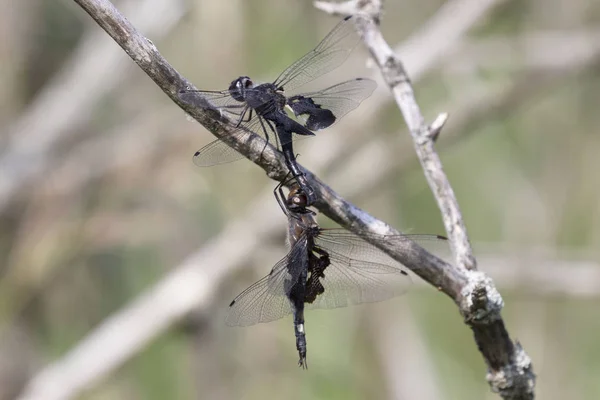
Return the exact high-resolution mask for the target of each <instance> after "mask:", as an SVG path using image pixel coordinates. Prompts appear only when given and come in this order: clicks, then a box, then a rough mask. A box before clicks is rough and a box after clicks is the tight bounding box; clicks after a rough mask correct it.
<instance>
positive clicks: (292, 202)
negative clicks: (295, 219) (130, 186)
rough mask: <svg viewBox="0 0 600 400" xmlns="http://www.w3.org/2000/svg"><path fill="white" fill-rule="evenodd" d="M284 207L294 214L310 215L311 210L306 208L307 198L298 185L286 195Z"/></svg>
mask: <svg viewBox="0 0 600 400" xmlns="http://www.w3.org/2000/svg"><path fill="white" fill-rule="evenodd" d="M285 205H286V207H287V208H288V210H290V211H292V212H294V213H300V214H307V213H312V211H311V210H309V209H308V208H306V207H307V205H308V197H307V196H306V193H304V191H302V189H301V188H300V186H298V185H294V186H292V187H291V188H290V192H289V193H288V195H287V199H286V202H285Z"/></svg>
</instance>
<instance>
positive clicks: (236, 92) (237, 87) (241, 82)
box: [229, 76, 252, 102]
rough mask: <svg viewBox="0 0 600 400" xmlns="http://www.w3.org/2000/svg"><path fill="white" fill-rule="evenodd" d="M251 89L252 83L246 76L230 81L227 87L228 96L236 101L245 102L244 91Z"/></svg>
mask: <svg viewBox="0 0 600 400" xmlns="http://www.w3.org/2000/svg"><path fill="white" fill-rule="evenodd" d="M250 87H252V81H251V80H250V78H248V77H247V76H240V77H239V78H237V79H236V80H234V81H232V82H231V84H230V85H229V94H230V95H231V97H233V98H234V99H235V100H236V101H239V102H244V101H246V93H245V90H246V89H247V88H250Z"/></svg>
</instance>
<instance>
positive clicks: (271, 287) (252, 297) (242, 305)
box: [225, 240, 306, 326]
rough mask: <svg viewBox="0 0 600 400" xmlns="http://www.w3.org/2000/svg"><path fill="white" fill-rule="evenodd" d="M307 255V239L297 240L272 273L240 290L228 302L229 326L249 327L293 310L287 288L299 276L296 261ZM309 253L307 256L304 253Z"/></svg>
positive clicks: (280, 316) (278, 317) (227, 322)
mask: <svg viewBox="0 0 600 400" xmlns="http://www.w3.org/2000/svg"><path fill="white" fill-rule="evenodd" d="M303 254H304V255H305V254H306V240H300V241H298V242H296V245H294V247H292V249H291V250H290V252H289V253H288V254H287V255H286V256H285V257H284V258H282V259H281V260H280V261H279V262H278V263H277V264H275V266H274V267H273V269H272V270H271V272H270V273H269V275H267V276H265V277H264V278H262V279H261V280H259V281H258V282H256V283H254V284H253V285H252V286H250V287H249V288H247V289H246V290H244V291H243V292H242V293H240V294H239V295H238V296H237V297H236V298H235V299H234V300H233V301H232V302H231V304H230V305H229V314H228V315H227V319H226V320H225V322H226V324H227V325H229V326H248V325H254V324H257V323H261V322H271V321H275V320H277V319H280V318H283V317H285V316H286V315H288V314H290V313H291V312H292V307H291V304H290V301H289V300H288V297H287V291H288V290H289V288H290V287H291V286H293V285H294V284H295V283H296V281H297V280H298V277H299V275H300V272H301V271H300V270H299V269H298V268H295V266H297V265H298V264H297V263H295V262H293V260H296V259H297V258H298V257H300V256H302V255H303ZM305 256H306V255H305Z"/></svg>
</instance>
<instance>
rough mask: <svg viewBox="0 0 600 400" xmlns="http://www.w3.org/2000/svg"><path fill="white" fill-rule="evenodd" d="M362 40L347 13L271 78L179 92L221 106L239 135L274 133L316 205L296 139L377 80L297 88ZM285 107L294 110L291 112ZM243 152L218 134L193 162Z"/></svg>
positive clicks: (346, 107)
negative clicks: (305, 89)
mask: <svg viewBox="0 0 600 400" xmlns="http://www.w3.org/2000/svg"><path fill="white" fill-rule="evenodd" d="M358 40H359V38H358V35H357V34H356V32H355V29H354V23H353V20H352V16H350V17H346V18H345V19H344V20H343V21H341V22H340V23H338V24H337V25H336V26H335V27H334V28H333V30H332V31H331V32H329V34H327V36H325V38H324V39H323V40H322V41H321V42H320V43H319V44H318V45H317V46H316V47H315V48H314V49H313V50H311V51H309V52H308V53H306V54H305V55H304V56H302V57H301V58H300V59H298V60H297V61H295V62H294V63H293V64H291V65H290V66H289V67H288V68H286V69H285V70H284V71H283V72H282V73H281V74H280V75H279V76H278V77H277V79H275V80H274V81H273V82H271V83H263V84H256V83H255V82H254V81H252V80H251V79H250V78H249V77H248V76H240V77H238V78H237V79H235V80H233V81H232V82H231V84H230V85H229V88H228V89H227V90H221V91H207V90H196V89H183V90H180V92H179V96H180V98H181V99H182V100H183V101H185V102H186V103H189V104H192V105H194V106H197V107H200V108H206V107H207V104H208V105H209V106H210V107H212V108H214V109H217V110H218V111H219V112H220V116H224V117H226V119H227V121H229V122H228V124H229V125H230V126H231V127H232V128H233V129H234V132H233V134H234V135H245V134H248V133H249V132H251V133H255V134H257V135H259V136H261V137H263V138H264V139H265V140H266V142H267V143H268V142H269V140H272V139H271V138H274V139H275V140H276V142H277V146H278V148H279V149H280V150H281V151H282V153H283V155H284V158H285V161H286V165H287V167H288V169H289V170H290V171H291V173H292V175H293V176H294V177H295V179H296V180H297V182H298V184H299V185H300V186H301V188H302V190H303V191H304V193H305V194H306V196H307V199H308V205H311V204H312V203H313V202H314V201H315V194H314V190H313V189H312V188H311V187H310V185H309V184H308V181H307V180H306V177H305V175H304V174H303V173H302V172H301V170H300V168H299V166H298V163H297V161H296V155H295V154H294V149H293V145H292V142H293V141H294V140H296V139H299V138H302V137H307V136H313V135H314V131H319V130H321V129H325V128H328V127H330V126H332V125H333V124H334V123H335V122H337V121H338V120H339V119H340V118H342V117H343V116H344V115H346V114H347V113H349V112H350V111H352V110H354V109H355V108H357V107H358V106H359V105H360V103H361V102H362V101H363V100H365V99H366V98H368V97H369V96H370V95H371V93H373V91H374V90H375V88H376V86H377V84H376V83H375V82H374V81H372V80H370V79H365V78H356V79H351V80H348V81H345V82H342V83H338V84H336V85H333V86H330V87H328V88H326V89H323V90H319V91H313V92H308V93H299V94H294V93H295V89H297V88H299V87H301V86H302V85H304V84H306V83H308V82H311V81H313V80H314V79H316V78H318V77H320V76H322V75H324V74H325V73H327V72H330V71H332V70H333V69H335V68H337V67H339V66H340V65H341V64H343V63H344V61H345V60H346V59H347V58H348V56H349V54H350V53H351V51H352V50H353V49H354V47H356V45H357V44H358ZM286 110H289V111H290V112H289V114H288V113H287V112H286ZM292 114H293V118H292ZM265 147H266V144H265ZM263 151H264V149H263ZM242 157H243V156H242V155H241V154H240V153H238V152H237V151H236V150H235V149H233V148H232V147H229V145H228V144H227V143H225V142H224V141H222V140H221V139H217V140H215V141H213V142H211V143H209V144H208V145H206V146H204V147H203V148H201V149H200V150H198V151H197V152H196V153H195V154H194V163H195V164H196V165H198V166H200V167H207V166H213V165H217V164H224V163H229V162H232V161H236V160H238V159H241V158H242Z"/></svg>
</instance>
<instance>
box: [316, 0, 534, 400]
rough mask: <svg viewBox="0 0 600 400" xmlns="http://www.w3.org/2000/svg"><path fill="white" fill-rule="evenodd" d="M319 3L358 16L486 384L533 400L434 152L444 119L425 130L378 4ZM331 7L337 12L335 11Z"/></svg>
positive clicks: (523, 361)
mask: <svg viewBox="0 0 600 400" xmlns="http://www.w3.org/2000/svg"><path fill="white" fill-rule="evenodd" d="M458 3H460V2H449V3H446V7H452V6H454V5H456V4H458ZM482 3H484V2H482V1H478V6H481V4H482ZM323 4H324V3H322V2H318V3H317V6H318V7H320V8H323V9H325V10H326V11H328V12H330V13H348V10H349V8H351V7H350V5H352V4H353V5H354V9H353V10H352V11H350V13H351V14H359V17H358V18H357V26H358V30H359V32H360V34H361V36H362V38H363V41H364V43H365V45H366V46H367V47H368V49H369V51H370V52H371V55H372V56H373V58H374V60H375V62H376V63H377V65H378V66H379V68H380V70H381V73H382V75H383V78H384V80H385V81H386V83H387V84H388V86H389V88H390V90H391V91H392V94H393V96H394V98H395V100H396V103H397V105H398V108H399V109H400V111H401V112H402V115H403V116H404V120H405V121H406V124H407V126H408V129H409V131H410V134H411V136H412V139H413V143H414V147H415V151H416V153H417V157H418V158H419V161H420V163H421V166H422V168H423V171H424V173H425V177H426V179H427V181H428V183H429V186H430V188H431V190H432V192H433V194H434V197H435V199H436V201H437V203H438V207H439V208H440V211H441V214H442V218H443V221H444V225H445V228H446V232H447V234H448V238H449V240H450V242H451V247H452V250H453V253H454V258H455V262H456V267H455V271H457V272H458V271H460V274H461V275H462V276H464V277H465V278H466V281H462V282H460V283H459V282H458V281H455V282H454V283H455V284H459V285H461V287H459V288H457V290H456V294H457V296H454V297H453V299H454V300H455V302H456V303H457V304H458V305H459V308H460V311H461V313H462V314H463V316H464V318H465V322H466V323H467V324H468V325H469V326H470V327H471V329H472V330H473V334H474V337H475V342H476V343H477V347H478V348H479V351H480V352H481V353H482V355H483V357H484V359H485V361H486V363H487V366H488V375H487V379H488V382H489V383H490V386H491V388H492V390H493V391H495V392H499V393H500V395H501V396H502V397H503V398H505V399H532V398H533V397H534V387H535V374H534V373H533V369H532V364H531V359H530V358H529V356H528V355H527V354H526V353H525V351H524V350H523V348H522V347H521V345H520V344H519V343H518V342H516V343H513V342H512V340H511V339H510V336H509V334H508V331H507V330H506V327H505V325H504V321H503V320H502V317H501V315H500V311H501V309H502V307H503V305H504V303H503V300H502V297H501V296H500V294H499V293H498V291H497V290H496V288H495V285H494V283H493V281H492V280H491V279H490V278H489V277H487V276H486V275H485V274H484V273H482V272H479V271H477V263H476V260H475V257H474V255H473V250H472V249H471V245H470V243H469V239H468V236H467V231H466V227H465V225H464V222H463V220H462V215H461V213H460V209H459V206H458V201H457V200H456V196H455V195H454V191H453V190H452V186H451V185H450V182H449V180H448V177H447V176H446V174H445V172H444V170H443V167H442V163H441V160H440V158H439V156H438V154H437V152H436V151H435V148H434V144H435V140H436V139H437V137H438V135H439V134H440V131H441V129H442V128H443V126H444V124H445V122H446V120H447V118H448V115H447V114H445V113H443V114H440V115H439V116H438V117H437V118H436V120H435V121H434V122H433V123H431V124H430V125H427V124H426V123H425V118H424V117H423V114H422V113H421V110H420V107H419V105H418V104H417V101H416V98H415V94H414V90H413V88H412V84H411V82H410V79H409V77H408V75H407V73H406V71H405V68H404V65H403V63H402V61H401V59H400V58H399V57H398V56H397V55H396V54H395V53H394V51H393V50H392V49H391V48H390V46H389V45H388V44H387V42H386V41H385V39H384V38H383V36H382V34H381V31H380V29H379V21H380V17H381V11H382V1H381V0H360V1H358V0H357V1H347V2H344V3H339V4H331V3H330V4H328V5H326V6H323ZM336 5H339V6H340V8H339V9H338V8H336Z"/></svg>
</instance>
